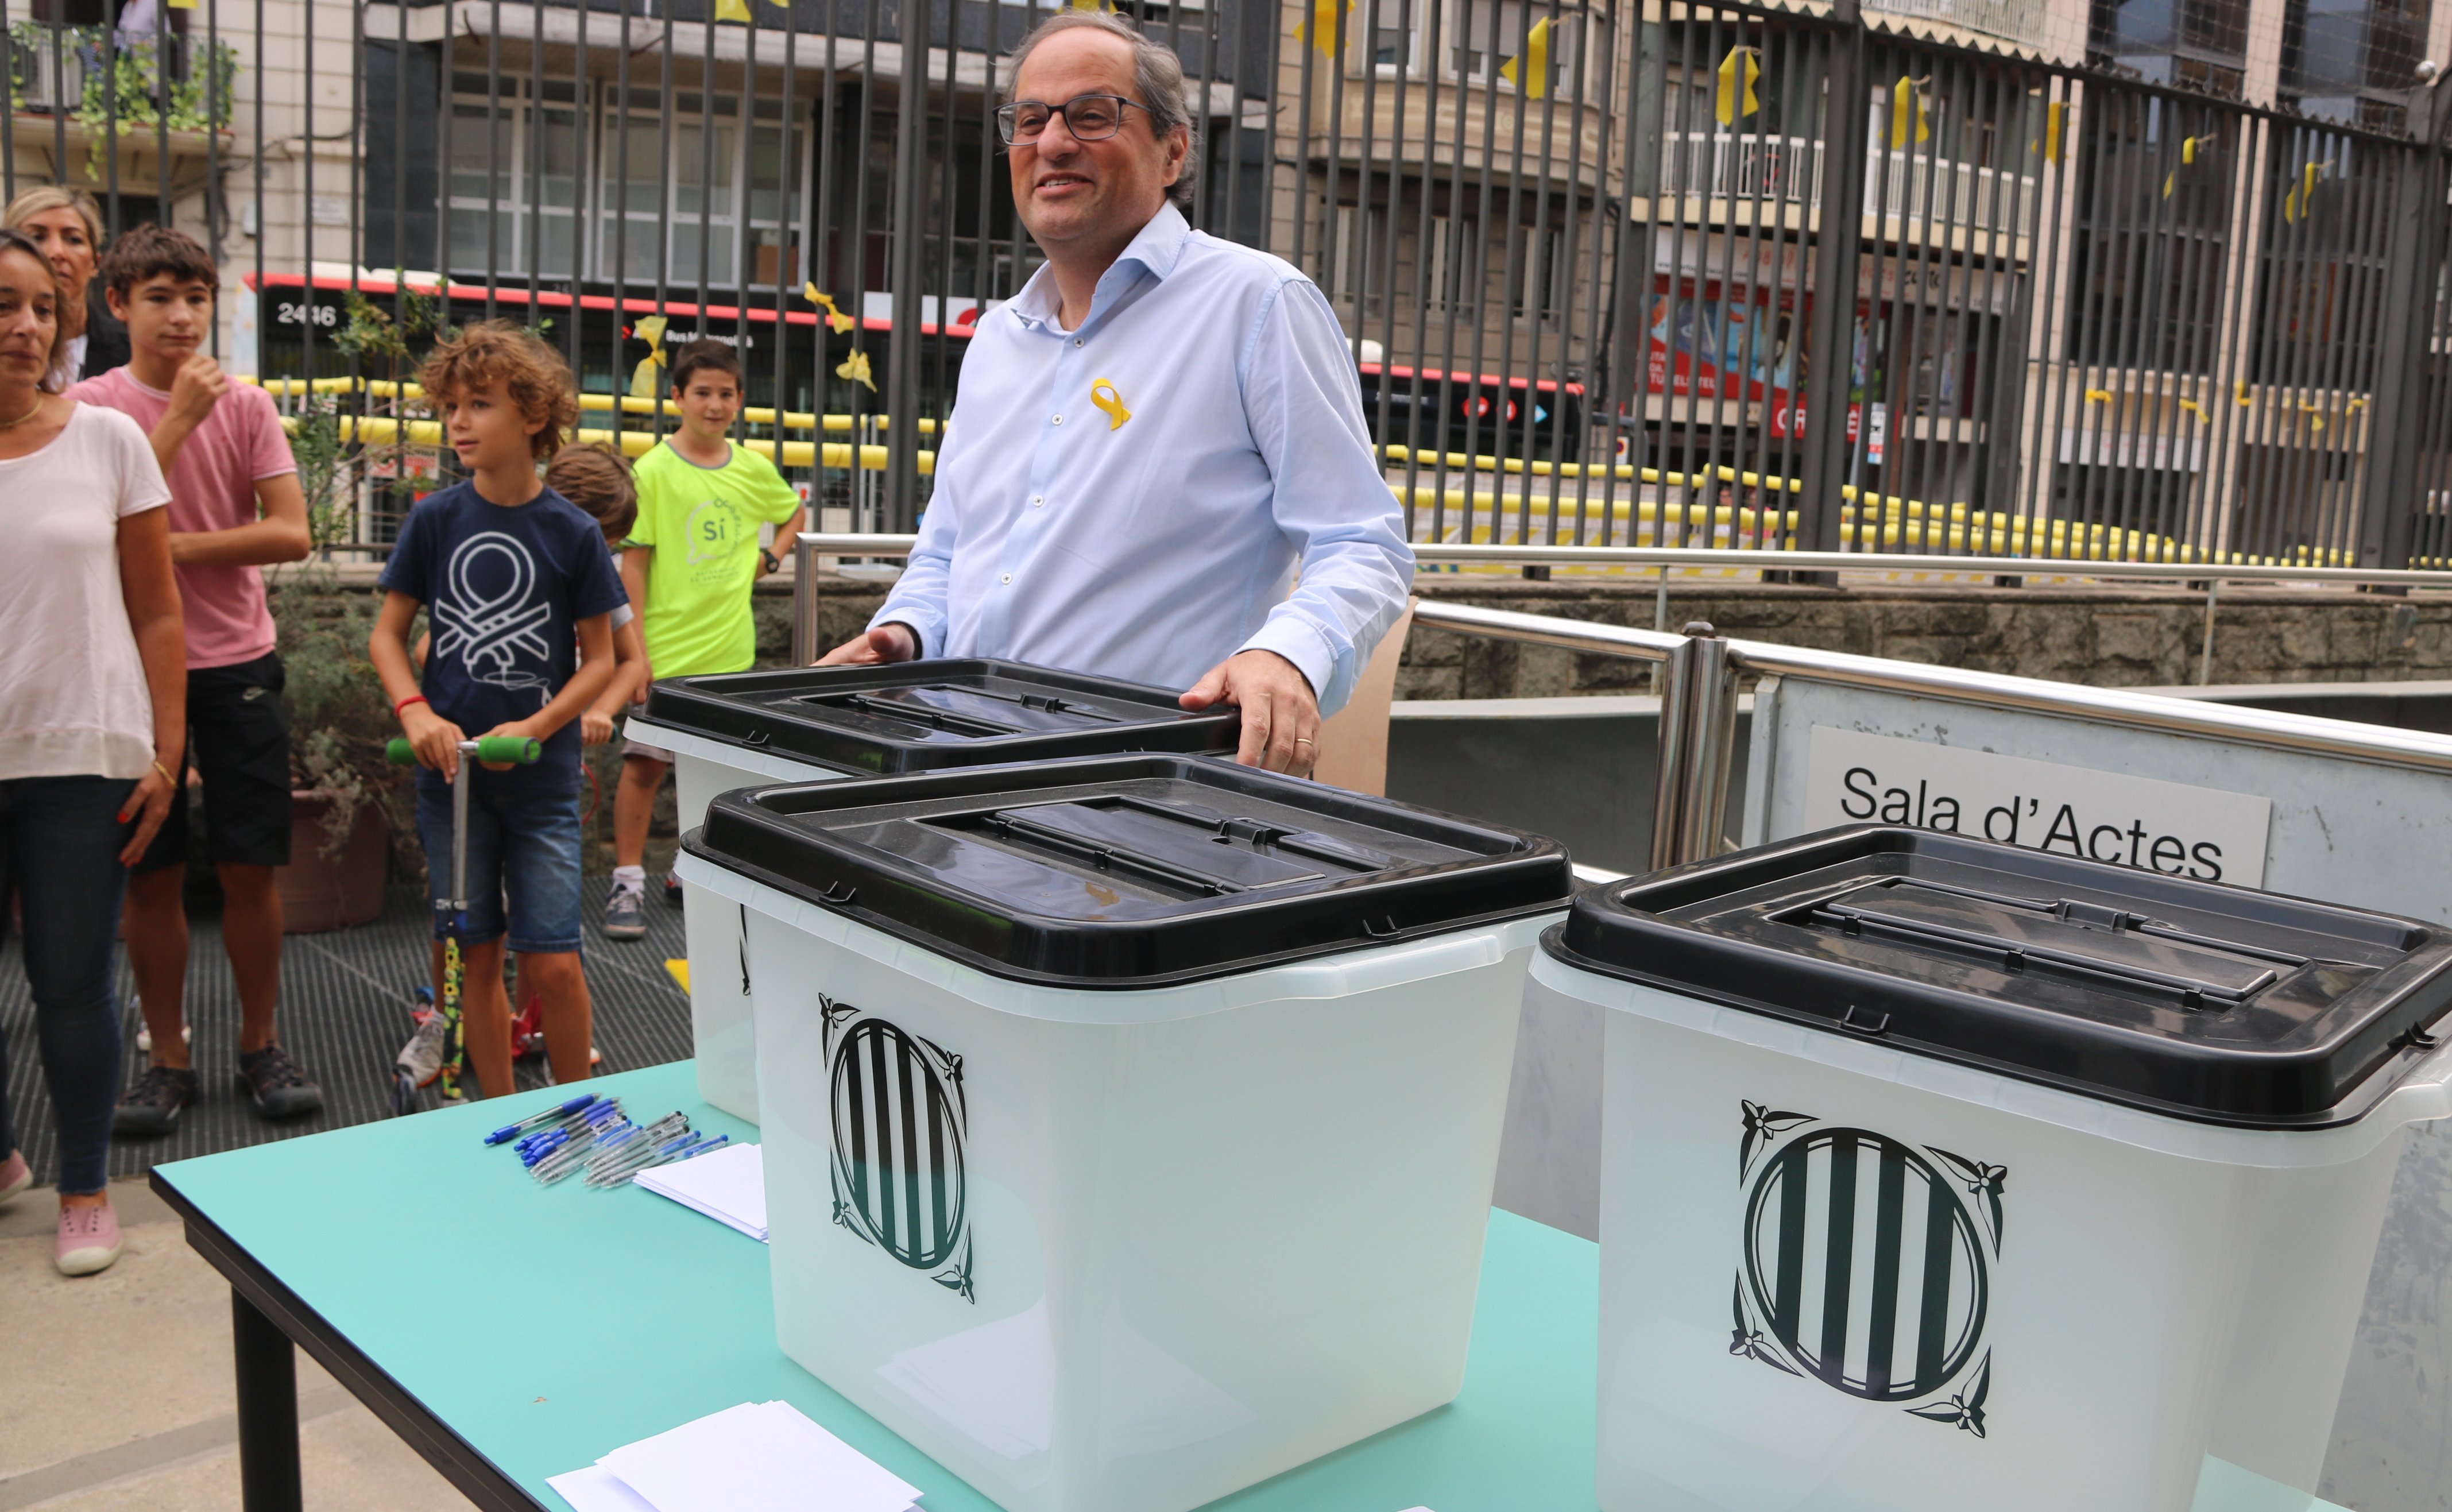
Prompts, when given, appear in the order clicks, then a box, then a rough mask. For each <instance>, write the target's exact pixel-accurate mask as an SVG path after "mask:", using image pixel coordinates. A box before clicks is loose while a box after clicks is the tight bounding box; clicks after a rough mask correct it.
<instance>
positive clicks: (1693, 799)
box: [1677, 622, 1737, 861]
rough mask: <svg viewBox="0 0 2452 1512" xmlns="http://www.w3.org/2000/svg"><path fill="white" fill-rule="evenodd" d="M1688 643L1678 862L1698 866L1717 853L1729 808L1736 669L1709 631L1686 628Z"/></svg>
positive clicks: (1724, 646)
mask: <svg viewBox="0 0 2452 1512" xmlns="http://www.w3.org/2000/svg"><path fill="white" fill-rule="evenodd" d="M1686 630H1687V633H1688V634H1689V635H1691V636H1693V637H1694V639H1692V640H1691V641H1689V642H1688V643H1687V644H1688V645H1690V646H1691V647H1694V660H1693V662H1692V664H1691V666H1690V667H1689V668H1688V671H1689V674H1690V675H1689V679H1688V694H1687V705H1686V710H1687V713H1686V721H1687V742H1688V745H1687V750H1688V752H1689V755H1688V758H1687V778H1686V813H1685V831H1686V832H1685V834H1684V836H1683V837H1682V839H1681V841H1680V844H1679V847H1678V848H1679V849H1680V850H1682V851H1683V852H1684V854H1683V855H1681V856H1679V857H1678V858H1677V859H1678V860H1680V861H1702V860H1704V859H1706V858H1707V857H1710V856H1716V855H1718V854H1719V853H1720V846H1721V841H1722V838H1723V833H1722V829H1721V825H1722V821H1723V820H1724V819H1725V818H1726V816H1727V814H1728V808H1729V765H1730V758H1732V757H1733V756H1734V755H1735V754H1736V743H1737V678H1736V670H1737V669H1736V666H1735V664H1734V663H1733V662H1732V661H1731V660H1730V656H1729V643H1728V642H1726V641H1724V640H1722V639H1720V635H1719V632H1718V631H1717V630H1714V629H1712V628H1711V627H1710V626H1709V625H1705V624H1701V623H1699V622H1698V623H1696V624H1693V625H1690V626H1688V627H1686Z"/></svg>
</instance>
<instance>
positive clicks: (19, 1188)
mask: <svg viewBox="0 0 2452 1512" xmlns="http://www.w3.org/2000/svg"><path fill="white" fill-rule="evenodd" d="M33 1184H34V1168H33V1167H32V1166H30V1165H29V1164H26V1157H25V1154H24V1152H22V1151H19V1150H10V1152H9V1158H8V1159H7V1160H5V1161H0V1204H4V1203H7V1202H9V1201H10V1199H11V1198H14V1197H15V1196H17V1194H18V1193H20V1192H23V1191H24V1190H25V1189H26V1188H27V1187H29V1186H31V1185H33Z"/></svg>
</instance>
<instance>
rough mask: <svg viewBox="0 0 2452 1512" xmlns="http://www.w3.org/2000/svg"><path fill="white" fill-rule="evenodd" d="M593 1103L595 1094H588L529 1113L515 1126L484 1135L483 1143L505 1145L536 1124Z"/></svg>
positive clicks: (549, 1121)
mask: <svg viewBox="0 0 2452 1512" xmlns="http://www.w3.org/2000/svg"><path fill="white" fill-rule="evenodd" d="M595 1101H596V1094H595V1093H593V1092H590V1093H588V1094H587V1095H586V1096H584V1097H575V1098H572V1099H571V1100H570V1101H569V1102H567V1103H564V1104H562V1105H561V1106H560V1107H549V1108H547V1109H545V1110H544V1112H542V1113H531V1114H529V1115H528V1116H527V1117H525V1118H524V1119H522V1120H520V1121H519V1122H518V1123H516V1124H505V1125H504V1126H503V1127H501V1128H498V1129H496V1130H494V1132H492V1133H491V1134H488V1135H486V1136H485V1143H486V1144H509V1143H510V1142H511V1141H512V1140H515V1139H518V1138H519V1137H520V1136H521V1135H522V1134H524V1133H525V1132H526V1131H527V1130H529V1129H532V1128H534V1127H536V1126H537V1125H538V1124H550V1123H552V1122H553V1121H554V1120H555V1119H558V1118H561V1117H563V1116H564V1115H565V1114H570V1113H576V1112H578V1111H579V1110H580V1109H581V1108H583V1107H585V1106H586V1105H587V1104H590V1103H593V1102H595Z"/></svg>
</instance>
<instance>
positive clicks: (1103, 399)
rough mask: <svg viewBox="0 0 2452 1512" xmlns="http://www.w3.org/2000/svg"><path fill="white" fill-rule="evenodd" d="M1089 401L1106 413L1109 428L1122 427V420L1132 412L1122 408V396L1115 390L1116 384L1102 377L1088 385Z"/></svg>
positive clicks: (1129, 417) (1131, 415) (1128, 418)
mask: <svg viewBox="0 0 2452 1512" xmlns="http://www.w3.org/2000/svg"><path fill="white" fill-rule="evenodd" d="M1090 402H1091V403H1092V404H1094V405H1096V406H1097V407H1098V409H1099V411H1100V412H1101V413H1103V414H1105V415H1106V417H1107V428H1108V429H1110V430H1117V429H1120V428H1122V427H1123V424H1124V422H1125V421H1127V420H1130V419H1131V418H1132V417H1133V412H1132V411H1131V410H1129V409H1127V408H1124V396H1123V395H1121V394H1119V393H1117V392H1116V386H1115V385H1114V384H1111V383H1109V382H1107V380H1105V379H1104V378H1101V379H1099V380H1098V381H1097V382H1096V383H1094V384H1092V385H1091V386H1090Z"/></svg>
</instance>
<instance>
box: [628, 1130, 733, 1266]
mask: <svg viewBox="0 0 2452 1512" xmlns="http://www.w3.org/2000/svg"><path fill="white" fill-rule="evenodd" d="M633 1180H634V1181H635V1182H636V1184H638V1185H641V1186H643V1187H645V1188H646V1189H647V1190H649V1191H651V1192H654V1193H655V1194H656V1195H657V1196H659V1197H669V1198H671V1199H672V1200H673V1201H674V1202H677V1203H679V1204H682V1206H683V1207H687V1208H690V1209H692V1210H693V1211H696V1212H701V1213H704V1214H705V1215H706V1216H707V1217H709V1218H712V1219H714V1220H715V1221H716V1222H717V1223H719V1224H725V1225H727V1226H729V1227H732V1228H736V1229H739V1230H740V1231H741V1232H742V1233H744V1234H746V1235H748V1236H749V1237H750V1238H752V1239H754V1240H757V1241H758V1242H759V1243H761V1244H762V1243H765V1242H766V1167H765V1165H764V1164H763V1162H762V1161H761V1157H760V1154H759V1147H758V1146H757V1145H755V1144H727V1145H725V1146H724V1147H723V1148H722V1149H720V1150H715V1151H712V1152H710V1153H708V1154H705V1155H701V1156H699V1157H698V1158H696V1159H695V1160H686V1161H682V1162H680V1163H679V1164H673V1165H659V1166H656V1167H654V1168H653V1169H650V1170H643V1171H641V1172H640V1173H639V1174H638V1176H637V1177H635V1178H634V1179H633Z"/></svg>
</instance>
